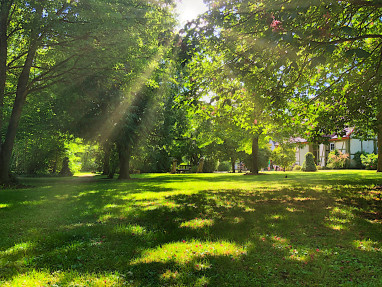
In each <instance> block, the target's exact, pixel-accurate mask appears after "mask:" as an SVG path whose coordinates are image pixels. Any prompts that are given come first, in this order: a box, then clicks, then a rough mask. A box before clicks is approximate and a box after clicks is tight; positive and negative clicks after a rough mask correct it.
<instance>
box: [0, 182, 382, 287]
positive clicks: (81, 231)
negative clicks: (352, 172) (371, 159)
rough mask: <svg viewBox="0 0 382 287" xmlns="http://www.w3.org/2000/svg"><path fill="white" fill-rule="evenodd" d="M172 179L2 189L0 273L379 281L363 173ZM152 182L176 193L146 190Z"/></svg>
mask: <svg viewBox="0 0 382 287" xmlns="http://www.w3.org/2000/svg"><path fill="white" fill-rule="evenodd" d="M277 176H278V175H277ZM272 177H274V176H272ZM174 178H175V179H174V180H178V177H174ZM179 178H180V179H179V180H184V179H185V177H183V178H182V177H179ZM207 178H209V177H208V176H205V177H203V178H202V181H203V180H207ZM221 178H225V176H219V179H217V180H222V179H221ZM236 178H238V180H239V181H240V180H245V181H248V180H251V179H247V178H248V177H243V178H244V179H242V177H235V180H236ZM261 178H262V177H261ZM261 178H260V179H259V180H262V179H261ZM264 178H265V177H264ZM170 179H171V176H168V177H167V176H164V178H161V179H160V181H159V182H158V180H155V178H154V179H152V178H146V179H145V178H143V179H142V180H139V181H133V182H127V183H117V182H87V183H86V184H79V185H77V184H76V182H75V181H73V182H68V183H67V184H66V185H65V186H62V187H61V188H60V189H58V190H57V189H54V192H52V189H43V188H41V189H34V190H24V191H22V190H20V191H17V192H18V194H13V193H12V192H8V191H5V192H2V193H1V196H2V201H1V204H4V205H5V204H7V205H8V207H4V208H2V209H0V215H1V216H2V221H3V222H2V226H1V228H2V230H4V231H5V233H2V234H1V235H0V242H1V243H0V246H1V249H0V250H1V251H0V255H1V257H0V258H1V261H0V274H1V275H0V276H1V279H2V280H10V279H12V278H13V277H15V276H17V274H20V273H24V272H28V270H32V269H37V270H43V269H48V270H50V272H54V271H61V272H64V273H65V272H72V271H73V270H74V271H76V272H78V273H80V274H88V273H91V274H102V273H105V272H112V273H113V272H114V273H115V272H117V273H118V274H122V275H123V278H124V279H123V280H125V282H130V281H132V282H133V283H134V284H136V285H140V286H150V285H151V286H162V285H166V284H167V285H176V284H178V285H181V284H184V285H188V286H194V285H200V286H206V285H209V286H258V285H260V286H261V285H278V284H283V285H291V286H292V285H304V284H305V285H319V284H323V285H332V286H334V285H339V284H352V283H360V284H361V283H362V282H365V281H366V282H370V286H373V284H374V283H376V282H380V281H378V280H381V271H382V266H381V263H380V261H379V260H378V259H380V256H381V248H382V246H381V240H382V235H381V233H382V232H381V231H382V230H381V221H380V210H381V207H382V206H381V201H379V200H378V197H377V196H374V195H373V194H370V193H369V192H368V191H367V189H365V188H362V187H361V186H363V185H365V182H360V185H353V186H352V187H349V186H348V187H346V188H345V187H343V185H342V184H339V185H336V186H332V187H331V188H327V189H325V186H327V184H328V181H325V186H320V187H319V188H316V189H314V188H312V187H309V188H306V187H302V186H301V185H296V186H294V187H291V188H285V189H283V190H279V189H277V190H272V189H270V188H268V189H256V188H255V189H254V190H252V191H245V192H244V191H242V190H240V189H238V190H215V191H211V190H200V191H198V192H195V193H192V194H173V192H174V191H176V190H174V189H171V188H165V187H163V186H161V184H162V183H163V182H166V181H169V180H170ZM186 179H187V181H193V180H196V179H197V177H194V176H189V177H186ZM212 179H213V177H211V180H212ZM231 179H232V177H231ZM225 180H227V179H225ZM333 181H339V182H340V180H338V179H333ZM147 192H153V193H166V195H165V196H161V197H154V198H137V197H136V195H141V194H144V193H147ZM3 199H4V200H3ZM1 279H0V280H1ZM69 281H70V279H68V278H66V279H61V283H62V284H69V283H70V282H69ZM66 282H69V283H66ZM374 285H375V284H374Z"/></svg>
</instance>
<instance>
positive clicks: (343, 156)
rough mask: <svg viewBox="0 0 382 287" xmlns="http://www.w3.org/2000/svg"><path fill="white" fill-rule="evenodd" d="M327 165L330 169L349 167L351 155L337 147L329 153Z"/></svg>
mask: <svg viewBox="0 0 382 287" xmlns="http://www.w3.org/2000/svg"><path fill="white" fill-rule="evenodd" d="M326 166H327V167H328V168H330V169H343V168H347V167H348V166H349V155H348V154H347V153H342V152H340V151H338V150H336V149H335V150H333V151H331V152H330V153H329V155H328V163H327V165H326Z"/></svg>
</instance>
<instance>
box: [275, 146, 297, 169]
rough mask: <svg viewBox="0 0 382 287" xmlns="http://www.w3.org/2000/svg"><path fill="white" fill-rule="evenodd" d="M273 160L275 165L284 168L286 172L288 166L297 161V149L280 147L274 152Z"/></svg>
mask: <svg viewBox="0 0 382 287" xmlns="http://www.w3.org/2000/svg"><path fill="white" fill-rule="evenodd" d="M271 158H272V160H273V163H274V164H276V165H279V166H281V167H282V168H284V171H285V170H286V168H287V167H288V166H291V165H292V164H294V163H295V161H296V152H295V149H294V148H292V147H289V146H285V145H279V146H278V147H277V148H275V149H274V150H273V151H272V155H271Z"/></svg>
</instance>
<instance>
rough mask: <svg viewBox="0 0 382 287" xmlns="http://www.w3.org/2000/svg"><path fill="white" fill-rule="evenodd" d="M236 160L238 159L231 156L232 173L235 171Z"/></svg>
mask: <svg viewBox="0 0 382 287" xmlns="http://www.w3.org/2000/svg"><path fill="white" fill-rule="evenodd" d="M235 162H236V159H235V158H233V157H231V166H232V173H235Z"/></svg>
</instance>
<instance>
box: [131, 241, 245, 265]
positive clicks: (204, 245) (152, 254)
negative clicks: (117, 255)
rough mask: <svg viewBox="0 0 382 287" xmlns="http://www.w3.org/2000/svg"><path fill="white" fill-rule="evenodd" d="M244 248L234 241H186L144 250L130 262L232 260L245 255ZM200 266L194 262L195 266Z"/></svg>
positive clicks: (182, 262) (184, 262)
mask: <svg viewBox="0 0 382 287" xmlns="http://www.w3.org/2000/svg"><path fill="white" fill-rule="evenodd" d="M246 253H247V252H246V249H245V248H244V247H242V246H239V245H237V244H234V243H230V242H226V241H220V242H208V241H204V242H202V241H190V242H188V241H186V240H183V241H182V242H175V243H169V244H165V245H163V246H160V247H158V248H156V249H151V250H145V251H143V253H142V257H141V258H138V259H136V260H134V261H133V262H132V264H138V263H151V262H164V263H165V262H169V261H171V262H176V263H178V264H187V263H189V262H191V261H195V260H196V259H202V258H208V257H213V256H227V257H229V258H230V259H232V260H235V259H239V258H240V257H241V256H243V255H245V254H246ZM199 267H200V266H199V265H198V263H197V264H195V268H199Z"/></svg>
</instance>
